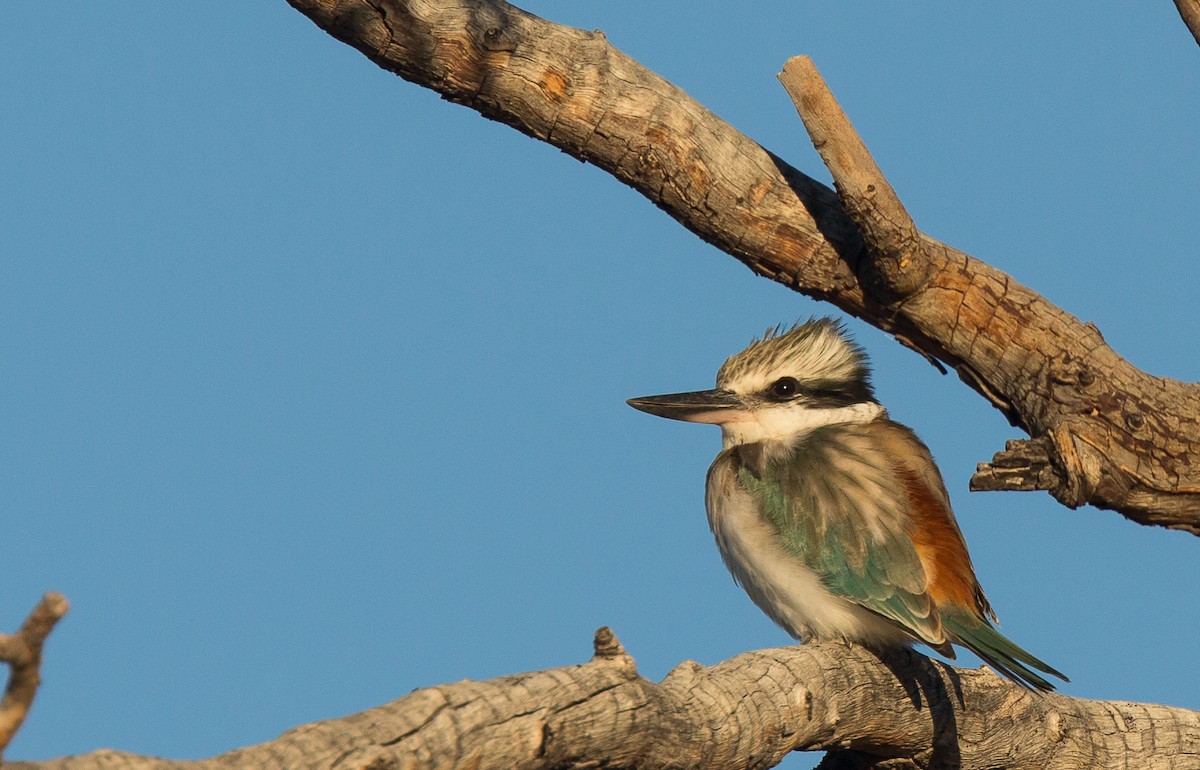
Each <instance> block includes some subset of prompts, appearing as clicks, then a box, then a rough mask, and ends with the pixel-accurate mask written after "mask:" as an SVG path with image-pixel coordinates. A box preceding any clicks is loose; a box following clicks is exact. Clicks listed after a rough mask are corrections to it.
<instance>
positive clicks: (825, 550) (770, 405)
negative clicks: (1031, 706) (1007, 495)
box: [626, 318, 1069, 692]
mask: <svg viewBox="0 0 1200 770" xmlns="http://www.w3.org/2000/svg"><path fill="white" fill-rule="evenodd" d="M716 385H717V387H716V388H715V389H713V390H702V391H694V392H689V393H672V394H666V395H658V396H643V397H640V398H631V399H629V400H628V401H627V402H626V403H628V404H629V405H630V406H632V407H634V408H635V409H639V410H641V411H643V412H647V413H649V414H652V415H656V416H659V417H666V418H670V419H673V420H683V421H687V422H694V423H707V424H715V425H719V426H720V427H721V434H722V449H721V452H720V453H719V454H718V455H717V457H716V459H715V460H714V461H713V463H712V466H711V467H710V468H709V470H708V480H707V487H706V494H705V508H706V509H707V512H708V523H709V527H710V529H711V530H712V532H713V535H714V537H715V539H716V542H717V547H718V549H719V550H720V553H721V557H722V559H723V561H724V562H725V565H726V567H727V568H728V569H729V571H730V572H731V573H732V574H733V578H734V580H735V582H737V583H738V584H739V585H740V586H741V587H742V588H743V589H744V590H745V591H746V593H747V594H749V596H750V598H751V599H752V600H753V601H754V603H755V604H757V605H758V607H759V608H760V609H761V610H762V611H763V612H765V613H766V615H767V616H768V617H770V618H771V620H773V621H774V622H775V623H776V624H778V625H779V626H781V627H782V628H783V629H784V630H785V631H787V632H788V633H789V634H790V635H791V636H792V637H794V638H796V639H798V640H800V641H805V640H842V641H844V642H850V643H858V644H860V645H862V646H865V647H868V648H872V649H876V650H887V649H890V648H895V647H909V646H911V645H912V644H914V643H917V642H921V643H924V644H926V645H928V646H929V647H931V648H932V649H934V650H936V651H937V652H939V653H941V654H942V655H945V656H946V657H948V658H950V659H954V658H955V653H954V648H953V646H952V645H959V646H961V647H965V648H967V649H969V650H971V651H972V652H974V653H975V654H976V655H977V656H979V658H980V659H982V660H983V661H984V662H986V663H988V664H989V665H990V666H991V667H992V669H993V670H995V671H996V672H998V673H999V674H1001V675H1003V676H1005V677H1007V678H1008V679H1010V680H1012V681H1014V682H1016V683H1017V684H1019V685H1021V686H1023V687H1025V688H1027V689H1030V690H1034V691H1039V692H1049V691H1052V690H1053V689H1055V684H1053V683H1052V682H1050V681H1049V680H1048V678H1047V677H1051V676H1052V677H1057V678H1059V679H1061V680H1063V681H1064V682H1066V681H1069V680H1068V679H1067V677H1066V676H1064V675H1063V674H1062V673H1060V672H1059V671H1057V670H1055V669H1054V668H1052V667H1051V666H1050V665H1048V664H1047V663H1045V662H1044V661H1042V660H1040V659H1039V658H1037V657H1035V656H1034V655H1032V654H1031V653H1029V652H1026V651H1025V650H1024V649H1022V648H1021V647H1019V646H1017V645H1016V644H1014V643H1013V642H1011V641H1009V640H1008V639H1007V638H1006V637H1005V636H1003V635H1002V634H1001V633H1000V632H999V631H998V630H997V629H996V628H995V626H994V625H993V623H995V622H998V621H997V618H996V614H995V612H994V611H993V610H992V607H991V604H989V602H988V600H987V597H986V596H985V595H984V593H983V589H982V588H981V587H980V585H979V581H978V579H977V578H976V576H975V570H974V567H973V566H972V565H971V557H970V555H969V554H968V552H967V545H966V541H965V540H964V539H963V535H962V532H961V530H960V529H959V526H958V522H957V521H956V520H955V518H954V512H953V510H952V509H951V506H950V498H949V495H948V494H947V492H946V487H945V484H944V482H943V480H942V475H941V473H940V471H939V470H938V467H937V464H936V463H935V462H934V459H933V455H932V454H931V453H930V451H929V449H928V447H926V446H925V444H924V443H923V442H922V441H921V440H920V439H919V438H918V437H917V435H916V434H915V433H914V432H913V431H912V430H911V429H910V428H908V427H906V426H904V425H902V424H900V423H898V422H895V421H893V420H891V419H890V418H889V417H888V413H887V410H886V409H885V408H884V407H883V405H882V404H880V403H879V401H877V400H876V398H875V394H874V389H873V387H872V385H871V369H870V363H869V362H868V360H867V356H866V353H865V351H864V350H863V349H862V348H861V347H859V346H858V345H857V344H856V343H855V342H854V341H853V340H852V339H851V338H850V336H849V334H848V333H847V331H846V329H845V327H844V326H843V324H842V323H841V322H840V321H837V320H834V319H831V318H811V319H808V320H807V321H798V322H797V323H795V324H794V325H792V326H791V327H790V328H784V327H783V326H782V325H781V326H776V327H774V328H773V329H769V330H768V331H767V332H766V333H765V334H764V335H763V336H762V337H761V338H760V339H757V340H755V341H753V342H752V343H751V344H750V346H749V347H747V348H746V349H745V350H743V351H742V352H740V353H737V354H736V355H733V356H731V357H730V358H729V359H728V360H726V361H725V363H724V364H723V365H722V366H721V368H720V370H719V371H718V373H717V382H716Z"/></svg>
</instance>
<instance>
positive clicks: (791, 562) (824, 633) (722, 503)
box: [706, 455, 912, 646]
mask: <svg viewBox="0 0 1200 770" xmlns="http://www.w3.org/2000/svg"><path fill="white" fill-rule="evenodd" d="M706 503H707V508H708V525H709V527H710V528H711V529H712V532H713V535H714V536H715V537H716V540H717V547H718V548H719V549H720V551H721V558H723V559H724V560H725V566H726V567H728V568H729V571H730V572H731V573H733V577H734V579H735V580H736V581H737V582H738V584H739V585H740V586H741V587H742V588H743V589H744V590H745V591H746V593H747V594H749V595H750V598H751V599H753V600H754V603H755V604H757V605H758V607H759V608H760V609H761V610H762V611H763V612H765V613H766V614H767V616H768V617H770V618H771V619H772V620H774V621H775V622H776V623H778V624H779V625H780V626H782V627H783V629H784V630H785V631H787V632H788V633H789V634H791V635H792V636H793V637H795V638H797V639H847V640H850V641H857V642H860V643H865V644H868V645H871V644H874V645H886V646H891V645H898V644H909V643H911V641H912V639H911V637H909V636H908V635H907V634H905V633H904V632H903V631H901V630H900V629H899V628H898V627H897V626H896V625H894V624H892V623H890V622H888V621H887V620H884V619H883V618H882V617H880V616H879V615H876V614H875V613H874V612H871V611H870V610H867V609H864V608H863V607H860V606H859V605H857V604H854V603H853V602H850V601H848V600H846V599H843V598H841V597H839V596H835V595H834V594H832V593H831V592H830V591H829V590H828V589H826V588H825V586H824V585H822V583H821V580H820V578H819V577H818V576H817V574H816V573H814V572H813V571H812V570H810V569H809V568H808V567H807V566H805V565H804V564H803V563H801V562H800V561H799V560H797V559H796V558H795V557H793V556H791V555H790V554H788V553H787V552H786V551H785V550H784V549H783V547H782V546H781V545H780V544H779V543H778V541H777V538H776V536H775V532H774V530H773V529H772V527H771V524H770V523H768V522H766V521H764V520H763V519H762V517H761V516H759V513H758V510H757V508H756V506H755V505H754V502H753V499H752V498H751V497H750V496H749V495H748V494H746V493H745V492H744V491H742V490H741V488H740V487H739V486H738V484H737V478H736V476H735V473H734V471H733V465H732V462H731V461H730V459H729V458H728V456H727V455H722V456H719V457H718V458H717V461H716V462H714V463H713V467H712V468H711V469H710V470H709V475H708V496H707V501H706Z"/></svg>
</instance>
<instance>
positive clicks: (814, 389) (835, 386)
mask: <svg viewBox="0 0 1200 770" xmlns="http://www.w3.org/2000/svg"><path fill="white" fill-rule="evenodd" d="M763 396H764V397H765V398H767V399H769V400H771V401H776V402H783V401H792V400H794V399H797V398H803V399H804V401H805V403H806V404H809V405H810V406H813V407H816V408H825V409H832V408H837V407H842V406H851V405H852V404H861V403H864V402H868V401H873V400H874V398H873V396H872V394H871V390H870V386H869V385H867V384H866V383H860V382H846V383H842V382H837V383H834V382H813V383H804V382H800V381H799V380H797V379H796V378H794V377H780V378H779V379H778V380H776V381H775V382H773V383H771V384H770V385H768V386H767V388H766V390H765V391H764V392H763Z"/></svg>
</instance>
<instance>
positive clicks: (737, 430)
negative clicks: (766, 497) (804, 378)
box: [721, 402, 887, 449]
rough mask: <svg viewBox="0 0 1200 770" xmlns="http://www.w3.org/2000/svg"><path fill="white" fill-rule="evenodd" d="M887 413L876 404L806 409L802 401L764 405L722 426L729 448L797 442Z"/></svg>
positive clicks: (722, 435)
mask: <svg viewBox="0 0 1200 770" xmlns="http://www.w3.org/2000/svg"><path fill="white" fill-rule="evenodd" d="M886 414H887V410H886V409H884V408H883V407H882V406H881V405H879V404H876V403H871V402H867V403H862V404H852V405H850V406H842V407H838V408H836V409H806V408H804V407H803V406H801V405H800V404H784V405H778V406H769V407H763V408H760V409H754V410H752V411H750V412H748V413H743V415H744V416H743V417H742V419H739V420H737V421H735V422H727V423H723V424H722V425H721V438H722V441H723V445H724V448H725V449H728V448H729V447H732V446H738V445H741V444H757V443H760V442H764V441H772V442H781V443H786V444H791V443H793V442H794V441H795V440H796V439H799V438H802V437H803V436H806V435H808V434H809V433H811V432H812V431H814V430H816V429H817V428H823V427H825V426H826V425H839V424H842V423H862V422H871V421H872V420H876V419H878V418H880V417H882V416H884V415H886Z"/></svg>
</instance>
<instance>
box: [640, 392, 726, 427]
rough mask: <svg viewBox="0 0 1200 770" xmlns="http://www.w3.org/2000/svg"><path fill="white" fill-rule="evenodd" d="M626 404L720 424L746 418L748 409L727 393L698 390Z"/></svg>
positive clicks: (680, 418) (655, 413) (642, 399)
mask: <svg viewBox="0 0 1200 770" xmlns="http://www.w3.org/2000/svg"><path fill="white" fill-rule="evenodd" d="M625 403H627V404H629V405H630V406H632V407H633V408H634V409H638V410H640V411H643V412H646V413H647V414H653V415H656V416H658V417H666V418H668V419H671V420H683V421H685V422H704V423H710V424H714V425H721V424H724V423H727V422H740V421H742V420H745V419H748V417H749V409H748V407H747V405H746V402H745V401H743V400H742V398H741V396H739V395H737V394H736V393H733V392H732V391H728V390H697V391H693V392H691V393H668V394H666V395H662V396H642V397H641V398H631V399H629V400H628V401H626V402H625Z"/></svg>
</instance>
